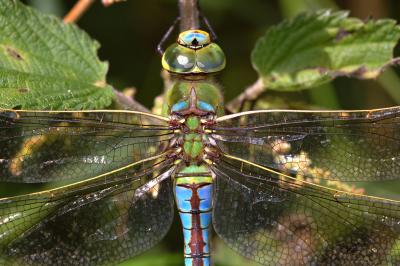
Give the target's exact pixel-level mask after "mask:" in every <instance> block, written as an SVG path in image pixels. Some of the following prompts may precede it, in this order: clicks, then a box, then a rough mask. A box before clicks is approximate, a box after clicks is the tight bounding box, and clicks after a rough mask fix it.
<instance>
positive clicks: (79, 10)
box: [64, 0, 94, 23]
mask: <svg viewBox="0 0 400 266" xmlns="http://www.w3.org/2000/svg"><path fill="white" fill-rule="evenodd" d="M93 3H94V0H79V1H78V2H77V3H76V4H75V5H74V7H73V8H72V9H71V10H70V11H69V12H68V14H67V15H65V17H64V23H72V22H76V21H77V20H78V19H79V18H80V17H81V16H82V15H83V13H85V12H86V10H88V9H89V7H90V6H91V5H92V4H93Z"/></svg>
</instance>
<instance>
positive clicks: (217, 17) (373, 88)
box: [24, 0, 400, 266]
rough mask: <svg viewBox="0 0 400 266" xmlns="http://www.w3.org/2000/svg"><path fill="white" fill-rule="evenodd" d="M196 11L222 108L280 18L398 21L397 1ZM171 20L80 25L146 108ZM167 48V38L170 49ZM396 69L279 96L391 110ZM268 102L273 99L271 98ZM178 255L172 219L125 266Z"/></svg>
mask: <svg viewBox="0 0 400 266" xmlns="http://www.w3.org/2000/svg"><path fill="white" fill-rule="evenodd" d="M24 2H25V3H27V4H29V5H31V6H34V7H35V8H37V9H40V10H41V11H43V12H46V13H52V14H55V15H57V16H60V17H62V16H63V15H64V14H66V12H67V11H68V10H69V9H70V8H71V7H72V6H73V4H74V3H75V1H71V0H56V1H55V0H25V1H24ZM200 4H201V8H202V10H203V12H204V14H205V15H206V16H207V18H208V19H209V21H210V22H211V24H212V26H213V28H214V30H215V32H216V33H217V35H218V40H217V42H218V43H219V44H220V46H221V47H222V48H223V49H224V51H225V54H226V57H227V68H226V70H225V71H223V73H221V74H220V79H219V80H220V82H221V84H222V85H223V88H224V93H225V97H226V100H227V101H229V100H230V99H233V98H234V97H235V96H236V95H238V94H239V93H240V92H242V91H243V89H244V88H245V87H246V86H248V85H250V84H252V83H253V82H254V81H255V80H256V79H257V74H256V72H255V71H254V70H253V68H252V66H251V63H250V53H251V50H252V49H253V47H254V44H255V42H256V40H257V39H258V38H259V37H260V36H262V34H263V33H264V32H265V31H266V30H267V29H268V27H269V26H270V25H274V24H277V23H279V22H280V21H281V20H282V19H284V18H287V17H293V16H295V15H296V14H298V13H299V12H302V11H310V10H318V9H321V8H331V9H346V10H350V12H351V13H350V15H351V16H354V17H359V18H361V19H367V18H370V17H373V18H384V17H390V18H394V19H396V20H399V19H400V12H399V10H400V1H397V0H337V1H333V0H269V1H266V0H249V1H244V0H218V1H215V0H200ZM177 15H178V9H177V1H176V0H146V1H139V0H128V1H126V2H123V3H120V4H116V5H113V6H111V7H109V8H104V7H103V6H102V5H101V3H100V1H97V2H96V3H95V4H94V5H93V6H92V8H91V9H90V10H89V11H88V12H87V13H86V14H85V15H84V16H83V17H82V18H81V20H80V21H79V22H78V25H79V26H80V27H81V28H82V29H84V30H85V31H86V32H87V33H88V34H89V35H90V36H91V37H93V38H94V39H96V40H98V41H99V42H100V43H101V48H100V50H99V55H100V58H101V59H102V60H106V61H108V62H109V64H110V70H109V74H108V82H109V83H110V84H112V85H113V86H114V87H115V88H117V89H119V90H122V89H124V88H127V87H135V88H136V89H137V91H136V95H135V98H136V99H137V100H138V101H139V102H140V103H142V104H144V105H145V106H147V107H149V108H150V107H151V106H152V105H153V100H154V98H155V97H156V96H158V95H160V94H161V93H162V91H163V82H162V78H161V77H160V69H161V64H160V57H159V55H158V54H157V53H156V46H157V44H158V42H159V40H160V39H161V37H162V36H163V35H164V33H165V31H166V30H167V29H168V27H169V26H170V25H171V23H172V22H173V20H174V19H175V17H176V16H177ZM173 41H174V39H173V38H172V39H171V40H170V42H173ZM399 51H400V49H399V47H397V48H396V49H395V56H398V55H399ZM399 70H400V68H398V67H397V68H390V69H388V70H387V71H386V72H385V73H384V74H382V75H381V76H380V77H379V78H378V79H377V80H373V81H371V80H357V79H347V78H338V79H336V80H335V81H334V82H333V83H332V84H328V85H323V86H322V87H319V88H314V89H311V90H305V91H300V92H291V93H285V94H286V96H285V97H284V98H287V99H289V100H291V101H292V103H289V104H288V107H291V106H295V105H296V102H299V101H301V102H306V103H307V105H308V106H310V107H311V106H312V107H319V108H327V109H338V108H340V109H341V108H343V109H359V108H362V109H367V108H378V107H387V106H393V105H397V104H400V79H399V76H398V74H399ZM281 94H282V93H281ZM270 96H272V97H271V99H273V96H274V93H272V94H271V95H270ZM280 96H282V95H280ZM304 107H305V108H306V106H304ZM385 187H386V188H385ZM397 187H398V186H397ZM367 189H368V187H367ZM372 192H373V193H374V194H375V193H376V194H380V195H386V196H390V197H393V195H395V194H397V193H398V190H397V189H396V186H393V184H387V185H385V184H383V186H382V187H380V188H379V189H375V190H374V189H372ZM182 248H183V239H182V234H181V229H180V225H179V221H178V220H176V222H175V223H174V224H173V228H172V229H171V231H170V233H169V234H168V235H167V237H166V238H165V240H164V241H163V242H162V243H161V244H159V245H158V246H157V247H155V248H154V249H152V250H150V251H149V252H147V253H145V254H143V255H141V256H140V257H138V258H135V259H133V260H131V261H128V262H125V263H123V265H125V266H127V265H136V266H141V265H153V266H157V265H159V266H161V265H183V259H182ZM213 250H214V252H215V260H216V265H226V266H228V265H229V266H235V265H253V264H252V263H250V262H246V261H245V260H244V259H242V258H240V257H238V256H237V255H235V254H234V252H233V251H230V250H229V249H228V248H227V247H226V246H224V245H223V244H222V243H221V242H220V241H218V240H216V241H214V243H213Z"/></svg>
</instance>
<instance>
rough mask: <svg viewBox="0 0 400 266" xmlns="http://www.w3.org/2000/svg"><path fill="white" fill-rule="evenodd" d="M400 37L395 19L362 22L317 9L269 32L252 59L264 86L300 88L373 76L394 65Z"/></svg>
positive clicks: (341, 12) (259, 42)
mask: <svg viewBox="0 0 400 266" xmlns="http://www.w3.org/2000/svg"><path fill="white" fill-rule="evenodd" d="M399 38H400V27H399V26H397V25H396V22H395V21H394V20H390V19H381V20H377V21H374V20H368V21H366V22H364V21H362V20H359V19H356V18H349V17H348V12H344V11H340V12H330V11H319V12H315V13H305V14H301V15H299V16H297V17H296V18H294V19H291V20H287V21H284V22H283V23H281V24H279V25H278V26H275V27H272V28H271V29H269V30H268V31H267V32H266V34H265V35H264V36H263V37H262V38H261V39H260V40H259V41H258V42H257V44H256V46H255V48H254V50H253V53H252V57H251V58H252V62H253V65H254V68H255V69H256V70H257V71H258V73H259V75H260V78H261V79H262V81H263V84H264V86H265V87H266V88H269V89H275V90H281V91H283V90H299V89H305V88H310V87H314V86H316V85H320V84H323V83H326V82H328V81H331V80H332V79H334V78H336V77H338V76H349V77H357V78H361V79H371V78H376V77H377V76H378V75H379V74H380V73H381V71H382V70H383V68H384V67H385V66H387V65H390V64H392V63H394V62H395V61H397V59H393V58H392V53H393V48H394V46H395V45H396V43H397V41H398V39H399Z"/></svg>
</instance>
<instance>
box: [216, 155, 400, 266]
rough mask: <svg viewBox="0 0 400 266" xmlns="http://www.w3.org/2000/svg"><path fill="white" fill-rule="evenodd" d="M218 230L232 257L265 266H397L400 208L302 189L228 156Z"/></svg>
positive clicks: (219, 187) (219, 174)
mask: <svg viewBox="0 0 400 266" xmlns="http://www.w3.org/2000/svg"><path fill="white" fill-rule="evenodd" d="M212 171H213V172H214V174H215V175H216V185H215V193H214V197H215V199H214V211H213V223H214V228H215V230H216V232H217V234H218V235H219V236H220V237H221V238H222V239H223V240H224V241H225V242H226V243H227V244H228V245H229V246H231V247H232V248H233V249H234V250H235V251H237V252H238V253H240V254H242V255H244V256H246V257H247V258H250V259H252V260H255V261H257V262H259V263H261V264H264V265H397V264H398V263H399V262H400V246H399V236H400V202H397V201H391V200H386V199H381V198H374V197H368V196H363V195H357V194H351V193H347V192H343V191H338V190H332V189H329V188H325V187H322V186H318V185H314V184H312V183H307V182H304V181H299V180H297V179H295V178H293V177H290V176H286V175H282V174H280V173H278V172H275V171H273V170H271V169H268V168H265V167H262V166H260V165H257V164H254V163H250V162H246V161H244V160H242V159H240V158H235V157H231V156H229V157H226V156H223V157H222V158H221V159H220V161H218V162H217V163H216V164H215V165H213V166H212Z"/></svg>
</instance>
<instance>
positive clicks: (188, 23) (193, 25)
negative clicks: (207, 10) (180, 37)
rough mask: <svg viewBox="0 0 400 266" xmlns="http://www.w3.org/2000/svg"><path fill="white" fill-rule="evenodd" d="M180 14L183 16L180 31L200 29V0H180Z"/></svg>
mask: <svg viewBox="0 0 400 266" xmlns="http://www.w3.org/2000/svg"><path fill="white" fill-rule="evenodd" d="M178 6H179V14H180V17H181V22H180V31H181V32H182V31H185V30H190V29H198V28H199V27H200V23H199V15H200V12H199V1H198V0H178Z"/></svg>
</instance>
